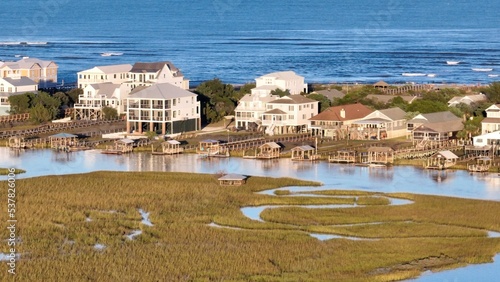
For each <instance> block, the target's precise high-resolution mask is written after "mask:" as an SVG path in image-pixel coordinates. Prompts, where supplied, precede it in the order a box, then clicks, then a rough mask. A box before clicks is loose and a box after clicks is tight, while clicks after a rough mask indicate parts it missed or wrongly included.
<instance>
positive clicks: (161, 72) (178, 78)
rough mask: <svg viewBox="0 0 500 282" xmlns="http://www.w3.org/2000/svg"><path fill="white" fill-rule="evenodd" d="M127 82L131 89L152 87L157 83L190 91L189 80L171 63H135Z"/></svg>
mask: <svg viewBox="0 0 500 282" xmlns="http://www.w3.org/2000/svg"><path fill="white" fill-rule="evenodd" d="M129 73H130V79H129V80H128V81H127V82H126V83H127V84H128V85H129V86H130V88H131V89H134V88H135V87H137V86H150V85H153V84H155V83H170V84H172V85H175V86H177V87H179V88H182V89H189V80H188V79H186V78H185V77H184V75H183V74H182V72H181V71H180V70H179V69H178V68H177V67H176V66H174V64H172V63H171V62H168V61H165V62H154V63H140V62H139V63H135V64H134V66H133V67H132V69H131V70H130V72H129Z"/></svg>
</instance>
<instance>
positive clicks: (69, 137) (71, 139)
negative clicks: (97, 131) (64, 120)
mask: <svg viewBox="0 0 500 282" xmlns="http://www.w3.org/2000/svg"><path fill="white" fill-rule="evenodd" d="M77 139H78V136H76V135H74V134H70V133H57V134H54V135H51V136H49V140H50V148H52V149H56V150H65V151H67V150H69V149H70V148H71V147H72V146H76V145H78V144H77Z"/></svg>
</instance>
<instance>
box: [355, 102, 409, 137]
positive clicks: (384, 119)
mask: <svg viewBox="0 0 500 282" xmlns="http://www.w3.org/2000/svg"><path fill="white" fill-rule="evenodd" d="M405 116H406V112H405V111H403V110H401V109H400V108H398V107H394V108H390V109H385V110H377V111H374V112H372V113H370V114H368V115H367V116H365V117H364V118H362V119H360V120H357V121H355V122H353V123H352V126H351V127H350V129H349V134H350V139H360V140H363V139H378V140H381V139H386V138H396V137H401V136H405V135H406V130H407V129H406V119H405Z"/></svg>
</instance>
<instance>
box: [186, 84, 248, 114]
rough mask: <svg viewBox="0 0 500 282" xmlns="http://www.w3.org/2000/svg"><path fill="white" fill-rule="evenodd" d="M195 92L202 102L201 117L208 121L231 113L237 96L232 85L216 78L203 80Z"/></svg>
mask: <svg viewBox="0 0 500 282" xmlns="http://www.w3.org/2000/svg"><path fill="white" fill-rule="evenodd" d="M195 92H196V93H197V94H199V97H200V101H201V104H202V106H201V107H202V109H203V111H202V114H203V115H202V118H204V121H205V122H208V123H212V122H217V121H220V120H222V118H223V117H224V116H226V115H228V114H232V113H233V112H234V108H235V107H236V103H237V101H238V97H239V95H238V93H237V92H236V91H235V90H234V87H233V86H232V85H230V84H224V83H222V81H220V80H219V79H218V78H215V79H212V80H209V81H205V82H203V83H202V84H200V85H199V86H198V87H196V90H195Z"/></svg>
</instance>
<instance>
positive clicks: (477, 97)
mask: <svg viewBox="0 0 500 282" xmlns="http://www.w3.org/2000/svg"><path fill="white" fill-rule="evenodd" d="M487 99H488V98H487V97H486V95H484V94H482V93H480V94H477V95H466V96H463V97H460V96H455V97H453V98H451V99H450V101H448V104H455V103H457V104H458V103H465V104H470V103H473V102H481V101H485V100H487Z"/></svg>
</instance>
